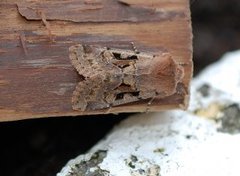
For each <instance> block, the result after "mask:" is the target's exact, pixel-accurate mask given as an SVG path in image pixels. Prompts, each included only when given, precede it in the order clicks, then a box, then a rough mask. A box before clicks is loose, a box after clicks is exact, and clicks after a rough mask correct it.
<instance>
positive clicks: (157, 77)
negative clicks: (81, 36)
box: [70, 45, 183, 111]
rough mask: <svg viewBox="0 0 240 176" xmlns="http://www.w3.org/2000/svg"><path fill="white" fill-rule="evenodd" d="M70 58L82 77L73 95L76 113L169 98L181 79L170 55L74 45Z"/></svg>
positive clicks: (177, 66)
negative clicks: (145, 100)
mask: <svg viewBox="0 0 240 176" xmlns="http://www.w3.org/2000/svg"><path fill="white" fill-rule="evenodd" d="M70 59H71V62H72V64H73V66H74V67H75V68H76V69H77V71H78V73H79V74H80V75H82V76H84V78H85V80H83V81H81V82H80V83H79V84H78V85H77V87H76V90H75V91H74V93H73V98H72V103H73V109H75V110H82V111H84V110H95V109H104V108H108V107H111V106H117V105H122V104H126V103H131V102H135V101H139V100H141V99H152V98H155V97H156V96H158V97H165V96H169V95H172V94H174V93H175V91H176V86H177V83H178V82H179V81H180V80H181V79H182V77H183V69H182V68H181V67H180V66H179V65H177V64H176V62H175V61H174V60H173V59H172V58H171V55H169V54H155V55H153V54H148V53H139V54H136V53H135V52H134V51H129V50H119V49H107V48H101V47H95V46H90V45H76V46H72V47H70Z"/></svg>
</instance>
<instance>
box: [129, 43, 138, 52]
mask: <svg viewBox="0 0 240 176" xmlns="http://www.w3.org/2000/svg"><path fill="white" fill-rule="evenodd" d="M131 45H132V49H133V51H134V52H135V53H136V54H139V53H140V52H139V51H138V49H137V47H136V46H135V45H134V42H131Z"/></svg>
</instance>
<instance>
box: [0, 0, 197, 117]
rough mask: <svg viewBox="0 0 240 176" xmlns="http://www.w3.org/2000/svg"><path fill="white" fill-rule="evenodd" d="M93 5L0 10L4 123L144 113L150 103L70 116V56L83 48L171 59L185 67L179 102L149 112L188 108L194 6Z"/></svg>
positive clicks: (162, 102)
mask: <svg viewBox="0 0 240 176" xmlns="http://www.w3.org/2000/svg"><path fill="white" fill-rule="evenodd" d="M95 1H96V2H95ZM95 1H94V0H92V1H89V0H88V1H85V2H84V1H76V0H66V1H57V0H54V1H40V0H35V1H31V2H30V1H23V0H18V1H14V0H3V1H1V2H0V19H1V20H0V25H1V27H0V121H7V120H19V119H27V118H35V117H50V116H67V115H83V114H99V113H107V112H113V113H118V112H139V111H145V109H146V101H141V102H137V103H132V104H128V105H122V106H118V107H114V108H112V109H110V110H101V111H91V112H80V111H74V110H73V109H72V104H71V98H72V93H73V91H74V89H75V86H76V84H77V83H78V82H79V81H81V77H79V75H78V74H77V73H76V71H75V69H74V68H73V66H72V65H71V63H70V60H69V56H68V55H69V51H68V48H69V47H70V46H72V45H75V44H79V43H86V44H92V45H100V46H108V47H113V48H120V49H128V50H129V49H131V47H132V46H131V42H134V44H135V46H136V47H137V49H138V50H139V51H143V52H156V51H158V52H159V51H160V52H168V53H170V54H171V55H172V57H173V59H174V60H175V61H176V62H177V63H178V64H181V65H182V66H183V67H184V78H183V80H182V82H181V83H179V84H178V86H177V91H176V93H175V94H174V95H172V96H170V97H166V98H164V99H159V98H158V99H156V100H154V102H153V104H152V105H151V107H150V109H149V110H150V111H158V110H161V109H172V108H179V107H180V108H186V106H187V102H188V88H189V82H190V79H191V76H192V33H191V22H190V11H189V1H188V0H174V1H171V2H169V1H167V0H153V1H145V0H139V1H133V0H128V1H127V0H124V1H123V0H122V1H121V2H120V1H113V0H104V1H97V0H95ZM99 2H100V3H99ZM89 3H90V4H89ZM57 4H58V5H57ZM123 12H124V13H123Z"/></svg>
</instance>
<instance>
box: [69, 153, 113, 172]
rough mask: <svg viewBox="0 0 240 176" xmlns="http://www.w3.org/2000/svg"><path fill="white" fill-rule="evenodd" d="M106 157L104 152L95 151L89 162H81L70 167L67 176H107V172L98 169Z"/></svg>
mask: <svg viewBox="0 0 240 176" xmlns="http://www.w3.org/2000/svg"><path fill="white" fill-rule="evenodd" d="M106 156H107V151H106V150H98V151H96V152H95V153H93V154H92V156H91V158H90V159H89V160H83V161H81V162H80V163H76V164H74V165H73V166H71V171H69V174H68V175H67V176H108V175H109V172H108V171H106V170H102V169H101V168H100V167H99V164H100V163H102V161H103V159H104V158H105V157H106Z"/></svg>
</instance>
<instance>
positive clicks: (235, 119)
mask: <svg viewBox="0 0 240 176" xmlns="http://www.w3.org/2000/svg"><path fill="white" fill-rule="evenodd" d="M220 122H221V127H220V128H219V129H218V131H221V132H225V133H231V134H235V133H240V107H239V105H238V104H231V105H229V106H227V107H225V108H224V109H223V113H222V117H221V118H220Z"/></svg>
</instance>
